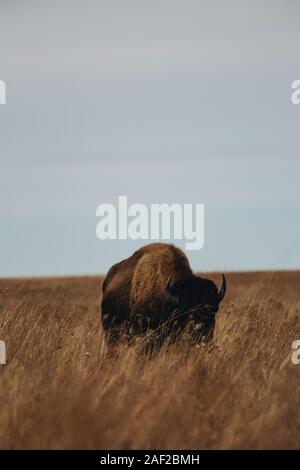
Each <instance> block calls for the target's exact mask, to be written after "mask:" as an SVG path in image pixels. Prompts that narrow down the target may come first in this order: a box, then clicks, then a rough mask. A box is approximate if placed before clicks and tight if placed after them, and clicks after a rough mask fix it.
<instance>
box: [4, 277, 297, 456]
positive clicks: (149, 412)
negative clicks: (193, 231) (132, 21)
mask: <svg viewBox="0 0 300 470" xmlns="http://www.w3.org/2000/svg"><path fill="white" fill-rule="evenodd" d="M211 278H212V279H214V280H215V281H217V282H218V284H219V282H220V276H219V275H213V274H212V275H211ZM101 280H102V278H100V277H78V278H76V277H74V278H53V279H46V278H45V279H43V278H41V279H19V280H13V279H11V280H7V279H2V280H0V340H4V341H5V342H6V347H7V364H6V365H0V400H1V402H0V448H1V449H32V448H35V449H77V448H78V449H138V448H142V449H246V448H251V449H275V448H281V449H282V448H288V449H296V448H298V449H299V448H300V365H299V366H296V365H293V364H292V362H291V354H292V349H291V345H292V342H293V341H294V340H296V339H300V322H299V316H300V292H299V287H300V272H266V273H229V274H227V282H228V294H226V297H225V300H224V301H223V303H222V308H221V310H220V312H219V314H218V319H217V326H216V330H215V338H214V344H213V345H211V346H201V347H200V348H195V347H191V346H190V345H189V344H188V343H187V342H186V341H184V340H182V341H178V343H177V344H174V345H172V346H169V347H164V348H162V349H161V350H160V351H159V352H158V353H157V354H156V356H155V357H154V358H152V359H149V357H147V356H146V357H145V356H143V355H141V354H140V353H138V347H137V346H136V347H133V346H131V347H128V346H126V345H124V344H120V345H119V347H118V348H117V350H116V351H115V352H114V353H112V352H111V351H109V350H107V347H106V344H105V341H104V339H103V334H102V330H101V324H100V312H99V305H100V298H101Z"/></svg>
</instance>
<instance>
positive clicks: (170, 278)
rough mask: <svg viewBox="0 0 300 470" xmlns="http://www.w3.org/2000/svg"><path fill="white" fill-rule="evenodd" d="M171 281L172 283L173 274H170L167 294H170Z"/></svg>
mask: <svg viewBox="0 0 300 470" xmlns="http://www.w3.org/2000/svg"><path fill="white" fill-rule="evenodd" d="M171 281H172V274H170V276H169V278H168V281H167V285H166V292H170V290H171Z"/></svg>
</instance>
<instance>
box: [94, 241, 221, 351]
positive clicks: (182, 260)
mask: <svg viewBox="0 0 300 470" xmlns="http://www.w3.org/2000/svg"><path fill="white" fill-rule="evenodd" d="M222 277H223V280H222V285H221V288H220V289H218V288H217V287H216V285H215V284H214V282H213V281H211V280H209V279H205V278H202V277H200V276H197V275H195V274H194V273H193V272H192V270H191V268H190V265H189V261H188V259H187V257H186V255H185V254H184V253H183V251H182V250H180V249H179V248H177V247H175V246H174V245H169V244H165V243H152V244H149V245H146V246H144V247H142V248H140V249H139V250H137V251H136V252H135V253H134V254H133V255H132V256H130V257H129V258H127V259H125V260H123V261H121V262H120V263H117V264H115V265H114V266H112V267H111V268H110V270H109V272H108V274H107V276H106V277H105V279H104V282H103V286H102V291H103V296H102V303H101V314H102V325H103V329H104V332H105V333H106V336H107V338H108V339H109V340H110V341H116V340H118V339H119V338H120V337H121V336H122V335H125V336H127V338H133V337H135V336H137V335H142V334H145V333H146V332H149V331H152V332H155V333H156V334H157V335H158V336H160V337H164V338H165V337H166V336H168V337H171V336H172V337H178V334H181V333H183V332H188V333H189V334H190V335H191V337H192V338H193V339H195V340H196V341H197V342H209V341H210V340H211V339H212V337H213V331H214V326H215V317H216V313H217V312H218V308H219V304H220V302H221V300H222V299H223V298H224V295H225V292H226V280H225V276H224V274H223V275H222Z"/></svg>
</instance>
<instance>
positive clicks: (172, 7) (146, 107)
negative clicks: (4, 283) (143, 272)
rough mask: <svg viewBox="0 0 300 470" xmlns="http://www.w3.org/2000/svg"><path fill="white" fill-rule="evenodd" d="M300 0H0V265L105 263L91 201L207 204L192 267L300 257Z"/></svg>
mask: <svg viewBox="0 0 300 470" xmlns="http://www.w3.org/2000/svg"><path fill="white" fill-rule="evenodd" d="M299 17H300V4H299V3H297V2H295V1H291V0H290V1H276V0H275V1H263V2H260V1H250V0H248V1H228V2H224V1H221V0H219V1H208V0H207V1H197V2H196V1H184V2H183V1H180V2H179V1H174V0H173V1H163V0H162V1H159V2H158V1H153V2H148V1H141V0H140V1H130V0H129V1H126V2H124V1H123V2H122V1H111V2H107V1H92V0H88V1H85V2H82V1H76V0H73V1H69V0H60V1H58V0H52V1H51V2H47V1H33V0H28V1H26V2H20V1H17V0H10V1H8V0H7V1H3V0H2V1H0V79H1V80H4V81H5V82H6V84H7V104H6V105H0V162H1V167H0V213H1V220H0V243H1V245H0V247H1V248H0V250H1V251H0V258H1V262H0V276H23V275H48V274H60V275H63V274H82V273H91V274H92V273H101V272H105V271H106V270H107V269H108V267H109V266H110V265H111V264H112V263H114V262H116V261H117V260H119V259H121V258H124V257H126V256H128V255H129V254H130V253H131V252H132V251H134V250H135V249H136V248H138V247H139V246H140V245H141V242H118V241H109V242H107V241H99V240H97V239H96V235H95V228H96V223H97V219H96V216H95V211H96V207H97V206H98V205H99V204H100V203H101V202H112V203H116V202H117V199H118V195H120V194H126V195H128V199H129V203H131V202H141V203H146V204H150V203H152V202H153V203H155V202H169V203H172V202H182V203H184V202H193V203H196V202H199V203H205V211H206V219H205V220H206V230H205V245H204V248H203V250H201V251H200V252H196V253H195V252H188V256H189V258H190V259H191V264H192V266H193V268H194V269H197V270H215V269H217V270H219V269H223V270H230V269H235V270H238V269H244V270H245V269H275V268H276V269H277V268H281V269H289V268H300V237H299V233H300V217H299V215H300V210H299V209H300V185H299V174H300V132H299V131H300V105H299V106H295V105H292V103H291V98H290V96H291V83H292V81H293V80H295V79H300V67H299V57H298V55H299V54H298V52H299V44H300V28H299Z"/></svg>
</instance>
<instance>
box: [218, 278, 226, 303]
mask: <svg viewBox="0 0 300 470" xmlns="http://www.w3.org/2000/svg"><path fill="white" fill-rule="evenodd" d="M225 293H226V279H225V276H224V274H222V285H221V288H220V290H219V291H218V300H219V302H221V300H223V298H224V295H225Z"/></svg>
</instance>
